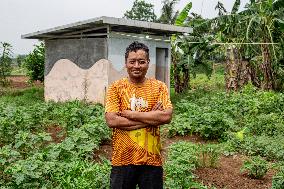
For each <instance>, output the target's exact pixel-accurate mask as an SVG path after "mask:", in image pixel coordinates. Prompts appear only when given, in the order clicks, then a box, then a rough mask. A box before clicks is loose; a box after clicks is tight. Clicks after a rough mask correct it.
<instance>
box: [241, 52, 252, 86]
mask: <svg viewBox="0 0 284 189" xmlns="http://www.w3.org/2000/svg"><path fill="white" fill-rule="evenodd" d="M239 63H240V65H239V70H238V73H239V75H238V86H239V88H242V87H243V86H245V85H246V84H248V82H249V81H251V75H250V72H249V63H248V61H246V60H242V58H241V57H240V59H239Z"/></svg>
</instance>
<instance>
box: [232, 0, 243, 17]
mask: <svg viewBox="0 0 284 189" xmlns="http://www.w3.org/2000/svg"><path fill="white" fill-rule="evenodd" d="M240 4H241V0H236V1H235V3H234V6H233V8H232V11H231V14H236V13H237V12H238V11H239V8H240Z"/></svg>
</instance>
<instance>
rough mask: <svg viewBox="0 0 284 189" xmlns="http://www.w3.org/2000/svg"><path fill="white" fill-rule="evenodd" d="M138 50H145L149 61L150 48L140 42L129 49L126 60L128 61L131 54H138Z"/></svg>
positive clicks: (135, 42) (131, 45) (127, 49)
mask: <svg viewBox="0 0 284 189" xmlns="http://www.w3.org/2000/svg"><path fill="white" fill-rule="evenodd" d="M138 50H143V51H145V53H146V56H147V59H149V48H148V47H147V46H146V45H145V44H144V43H140V42H138V41H134V42H133V43H131V44H130V45H129V46H128V47H127V48H126V52H125V60H127V58H128V55H129V53H130V52H137V51H138Z"/></svg>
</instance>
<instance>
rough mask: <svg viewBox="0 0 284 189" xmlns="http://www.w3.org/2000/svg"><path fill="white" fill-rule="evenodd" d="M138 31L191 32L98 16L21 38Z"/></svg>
mask: <svg viewBox="0 0 284 189" xmlns="http://www.w3.org/2000/svg"><path fill="white" fill-rule="evenodd" d="M110 31H111V32H124V33H138V34H142V33H143V34H149V35H158V36H170V35H172V34H182V33H191V32H192V29H191V28H189V27H180V26H174V25H169V24H160V23H154V22H145V21H138V20H128V19H124V18H113V17H106V16H103V17H98V18H93V19H89V20H85V21H80V22H75V23H72V24H67V25H63V26H58V27H55V28H50V29H46V30H42V31H37V32H34V33H29V34H25V35H22V36H21V37H22V38H23V39H55V38H81V37H97V36H102V35H104V36H106V35H107V33H109V32H110Z"/></svg>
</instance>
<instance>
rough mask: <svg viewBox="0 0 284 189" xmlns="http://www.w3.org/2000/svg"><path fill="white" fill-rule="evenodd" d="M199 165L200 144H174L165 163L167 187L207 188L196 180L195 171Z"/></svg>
mask: <svg viewBox="0 0 284 189" xmlns="http://www.w3.org/2000/svg"><path fill="white" fill-rule="evenodd" d="M199 166H200V164H199V147H198V145H196V144H192V143H190V142H177V143H175V144H172V145H171V146H170V147H169V151H168V157H167V161H166V162H165V165H164V169H165V175H166V177H165V186H166V188H198V189H203V188H207V187H205V186H203V185H202V184H200V183H198V182H196V181H194V178H195V175H194V174H193V171H194V170H195V169H196V168H197V167H199Z"/></svg>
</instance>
